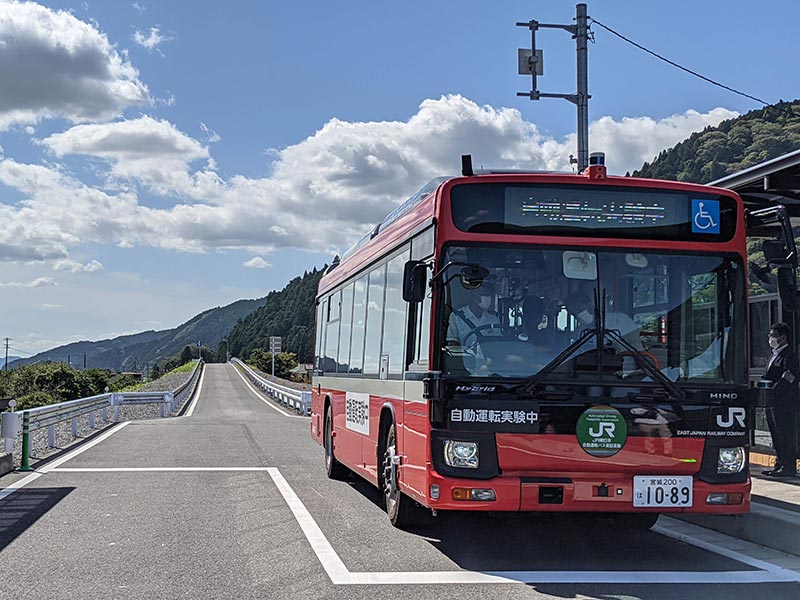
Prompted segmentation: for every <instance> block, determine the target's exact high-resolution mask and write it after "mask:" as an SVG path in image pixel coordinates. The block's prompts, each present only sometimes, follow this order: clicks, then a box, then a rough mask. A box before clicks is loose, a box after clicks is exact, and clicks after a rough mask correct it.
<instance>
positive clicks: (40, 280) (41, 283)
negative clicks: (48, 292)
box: [0, 277, 58, 288]
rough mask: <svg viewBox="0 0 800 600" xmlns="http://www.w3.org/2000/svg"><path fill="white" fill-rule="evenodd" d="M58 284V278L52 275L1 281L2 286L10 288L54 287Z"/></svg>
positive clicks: (0, 285)
mask: <svg viewBox="0 0 800 600" xmlns="http://www.w3.org/2000/svg"><path fill="white" fill-rule="evenodd" d="M55 285H58V284H57V283H56V280H55V279H53V278H52V277H37V278H36V279H34V280H33V281H9V282H7V283H4V282H0V287H9V288H38V287H52V286H55Z"/></svg>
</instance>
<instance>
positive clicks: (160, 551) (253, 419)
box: [0, 364, 800, 600]
mask: <svg viewBox="0 0 800 600" xmlns="http://www.w3.org/2000/svg"><path fill="white" fill-rule="evenodd" d="M23 483H24V485H23V486H22V487H20V488H19V489H17V490H16V491H15V492H14V493H12V494H8V495H6V496H5V497H4V498H2V499H0V572H2V577H0V597H2V598H14V599H16V598H37V599H41V598H65V597H71V598H81V599H84V598H136V599H137V600H139V599H143V598H226V599H235V598H286V599H295V598H298V599H302V598H314V599H327V598H343V599H361V598H364V599H367V598H369V599H372V598H376V597H391V598H413V599H428V598H433V597H435V598H448V599H449V598H452V599H458V600H469V599H473V598H603V599H606V598H625V599H628V598H631V599H633V598H638V599H643V600H645V599H646V600H655V599H662V598H676V599H678V598H680V599H687V598H697V599H700V598H702V599H709V598H712V599H713V598H720V599H722V598H724V599H726V600H730V599H732V598H753V597H764V598H771V599H772V598H787V599H788V598H793V599H796V598H800V558H797V557H788V556H786V555H779V554H778V553H776V552H773V551H770V550H766V549H763V548H759V547H756V546H752V545H749V544H747V543H745V542H740V541H738V540H733V539H732V538H727V537H725V536H723V535H721V534H715V533H711V532H708V531H707V530H703V529H700V528H696V527H694V526H690V525H688V524H683V523H681V522H678V521H674V520H670V519H664V518H662V519H661V520H660V521H659V524H658V525H657V527H656V529H655V530H654V531H649V532H646V533H635V534H625V533H624V532H621V531H616V530H614V529H612V528H611V527H609V526H607V525H605V526H604V525H598V524H596V523H593V522H591V521H588V520H586V519H575V518H569V517H566V516H556V517H553V516H538V517H536V516H534V517H532V516H530V515H512V516H496V515H474V514H450V515H443V516H440V517H438V518H437V519H435V520H434V521H433V523H432V524H430V525H428V526H426V528H425V529H422V530H418V531H413V532H404V531H399V530H397V529H394V528H393V527H392V526H391V525H390V524H389V522H388V519H387V517H386V515H385V513H384V512H383V510H382V509H381V507H380V505H379V497H378V494H377V490H374V489H373V488H371V487H370V486H369V485H368V484H366V483H364V482H362V481H360V480H357V479H353V480H351V481H345V482H337V481H330V480H328V479H327V478H326V477H325V472H324V468H323V453H322V449H321V448H319V447H318V446H317V445H316V444H315V443H314V442H312V440H311V439H310V435H309V422H308V419H307V418H305V417H297V416H294V415H288V414H285V413H282V412H280V411H279V410H278V408H277V407H276V405H274V404H273V403H272V402H271V401H268V400H264V399H263V397H262V396H261V395H260V394H259V393H257V392H255V390H253V389H252V388H251V387H249V385H248V384H246V383H245V382H244V380H243V379H242V378H241V377H240V376H239V374H238V371H237V370H236V369H235V368H234V367H233V366H231V365H216V364H211V365H208V366H207V367H206V372H205V374H204V376H203V380H202V387H201V390H200V394H199V397H198V400H197V403H196V405H195V406H194V408H193V412H192V414H191V415H190V416H184V417H177V418H171V419H161V420H153V421H140V422H130V423H126V424H124V425H122V426H115V427H114V428H112V429H110V430H106V431H105V432H104V433H103V434H101V435H100V436H97V437H95V438H93V439H92V440H91V441H89V442H88V443H86V444H84V445H83V446H81V447H79V448H78V449H77V451H68V452H66V453H65V454H63V455H61V456H60V457H59V458H57V459H55V460H50V461H48V463H46V464H45V465H41V466H39V468H38V473H37V474H35V475H34V476H33V477H31V476H29V475H27V474H24V473H14V474H10V475H7V476H5V477H3V478H0V488H8V487H9V486H12V485H17V486H20V485H22V484H23ZM2 495H3V492H2V491H0V496H2Z"/></svg>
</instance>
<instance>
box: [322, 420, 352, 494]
mask: <svg viewBox="0 0 800 600" xmlns="http://www.w3.org/2000/svg"><path fill="white" fill-rule="evenodd" d="M332 412H333V411H332V410H331V408H330V407H328V409H327V410H326V411H325V432H324V439H325V473H327V475H328V478H329V479H344V477H345V476H347V468H346V467H345V466H344V465H343V464H342V463H340V462H339V461H338V460H336V456H334V454H333V416H332V414H331V413H332Z"/></svg>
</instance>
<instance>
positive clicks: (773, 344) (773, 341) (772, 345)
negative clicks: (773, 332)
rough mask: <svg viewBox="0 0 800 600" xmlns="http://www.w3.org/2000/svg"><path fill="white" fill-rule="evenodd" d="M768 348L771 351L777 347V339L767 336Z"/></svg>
mask: <svg viewBox="0 0 800 600" xmlns="http://www.w3.org/2000/svg"><path fill="white" fill-rule="evenodd" d="M769 347H770V348H772V349H773V350H774V349H775V348H777V347H778V338H776V337H772V336H769Z"/></svg>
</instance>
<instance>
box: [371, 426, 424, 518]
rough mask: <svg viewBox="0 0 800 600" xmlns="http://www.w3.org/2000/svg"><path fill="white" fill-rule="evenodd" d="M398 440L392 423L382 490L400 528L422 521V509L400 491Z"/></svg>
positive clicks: (387, 506) (387, 511)
mask: <svg viewBox="0 0 800 600" xmlns="http://www.w3.org/2000/svg"><path fill="white" fill-rule="evenodd" d="M396 440H397V437H396V435H395V429H394V423H392V424H390V425H389V428H388V429H387V431H386V438H385V443H384V450H383V469H382V471H381V473H380V476H381V491H382V492H383V499H384V502H385V503H386V514H388V515H389V521H391V523H392V525H394V526H395V527H397V528H399V529H406V528H408V527H412V526H414V525H418V524H419V523H420V521H421V512H422V509H421V508H420V507H419V505H418V504H417V503H416V502H414V501H413V500H412V499H411V498H409V497H408V496H406V495H405V494H404V493H403V492H401V491H400V488H399V485H398V481H397V475H398V468H397V467H398V464H399V460H398V455H397V442H396Z"/></svg>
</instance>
